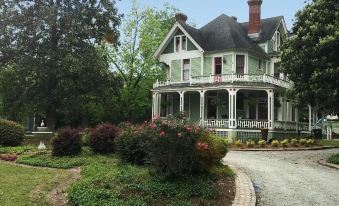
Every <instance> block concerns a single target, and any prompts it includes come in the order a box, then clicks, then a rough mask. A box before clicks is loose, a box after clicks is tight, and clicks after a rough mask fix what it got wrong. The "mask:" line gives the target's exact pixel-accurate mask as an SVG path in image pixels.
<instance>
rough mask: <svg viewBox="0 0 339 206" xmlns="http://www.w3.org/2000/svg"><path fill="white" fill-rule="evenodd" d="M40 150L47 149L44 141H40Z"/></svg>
mask: <svg viewBox="0 0 339 206" xmlns="http://www.w3.org/2000/svg"><path fill="white" fill-rule="evenodd" d="M38 149H39V150H43V149H46V145H45V143H44V142H43V141H40V144H39V146H38Z"/></svg>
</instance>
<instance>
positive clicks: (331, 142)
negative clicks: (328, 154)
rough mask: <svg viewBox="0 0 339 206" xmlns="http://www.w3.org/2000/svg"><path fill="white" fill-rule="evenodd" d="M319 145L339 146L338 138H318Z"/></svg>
mask: <svg viewBox="0 0 339 206" xmlns="http://www.w3.org/2000/svg"><path fill="white" fill-rule="evenodd" d="M319 144H320V145H323V146H334V147H339V140H320V141H319Z"/></svg>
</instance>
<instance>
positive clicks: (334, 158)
mask: <svg viewBox="0 0 339 206" xmlns="http://www.w3.org/2000/svg"><path fill="white" fill-rule="evenodd" d="M327 162H329V163H333V164H337V165H339V153H338V154H334V155H332V156H330V157H329V158H328V159H327Z"/></svg>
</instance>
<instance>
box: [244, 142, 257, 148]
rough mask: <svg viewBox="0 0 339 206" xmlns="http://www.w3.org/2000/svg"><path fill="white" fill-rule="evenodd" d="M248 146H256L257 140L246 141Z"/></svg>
mask: <svg viewBox="0 0 339 206" xmlns="http://www.w3.org/2000/svg"><path fill="white" fill-rule="evenodd" d="M246 145H247V147H254V145H255V142H254V141H246Z"/></svg>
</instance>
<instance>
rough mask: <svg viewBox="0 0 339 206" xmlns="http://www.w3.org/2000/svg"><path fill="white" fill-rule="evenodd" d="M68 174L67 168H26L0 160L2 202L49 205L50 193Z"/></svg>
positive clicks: (18, 204)
mask: <svg viewBox="0 0 339 206" xmlns="http://www.w3.org/2000/svg"><path fill="white" fill-rule="evenodd" d="M68 176H69V172H67V171H65V170H53V169H34V168H26V167H20V166H15V165H13V164H9V163H6V162H2V161H0V185H1V186H0V202H1V203H0V204H1V205H2V206H7V205H8V206H13V205H15V206H20V205H49V201H48V200H47V199H48V198H47V195H48V193H49V192H50V191H51V190H52V189H53V188H54V187H56V185H58V184H59V182H62V181H65V180H66V179H67V178H68Z"/></svg>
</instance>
